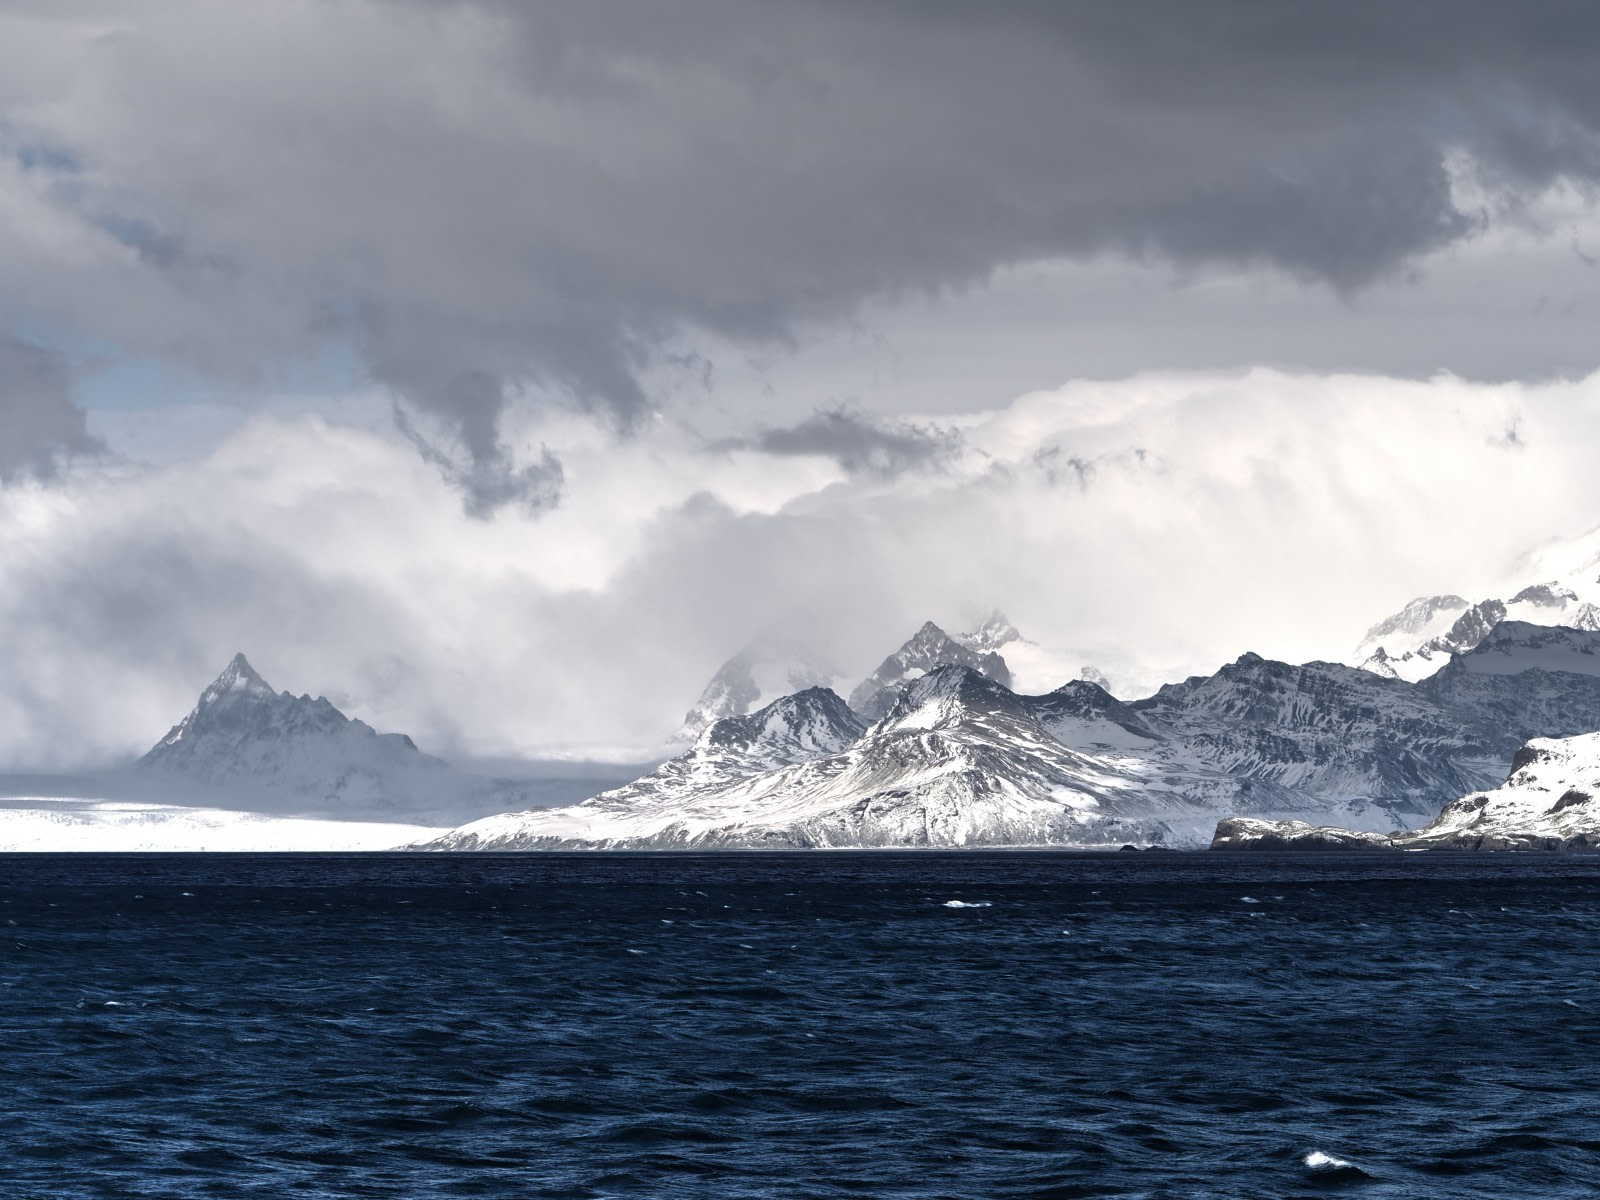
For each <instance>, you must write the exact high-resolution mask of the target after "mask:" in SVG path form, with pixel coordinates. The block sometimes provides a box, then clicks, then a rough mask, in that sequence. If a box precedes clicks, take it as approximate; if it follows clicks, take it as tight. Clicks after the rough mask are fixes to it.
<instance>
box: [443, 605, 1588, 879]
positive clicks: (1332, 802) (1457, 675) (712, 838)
mask: <svg viewBox="0 0 1600 1200" xmlns="http://www.w3.org/2000/svg"><path fill="white" fill-rule="evenodd" d="M1591 665H1597V666H1600V634H1590V633H1584V632H1581V631H1573V630H1551V629H1545V628H1540V627H1534V626H1529V625H1525V624H1511V625H1506V626H1502V627H1501V628H1500V629H1499V630H1497V631H1496V632H1495V634H1494V636H1493V637H1491V638H1489V639H1487V640H1486V641H1485V642H1484V643H1483V644H1482V645H1480V646H1479V647H1478V648H1476V649H1475V650H1473V651H1471V652H1469V653H1467V654H1465V655H1462V656H1460V657H1459V658H1457V659H1456V660H1455V661H1454V663H1452V665H1451V667H1450V668H1449V669H1448V671H1446V672H1442V673H1441V675H1440V676H1439V677H1438V678H1436V679H1433V680H1429V681H1427V683H1426V684H1420V685H1419V684H1410V683H1406V682H1404V681H1403V680H1398V679H1385V678H1382V677H1379V676H1377V675H1374V674H1372V673H1370V672H1365V671H1360V670H1357V669H1355V668H1352V667H1348V666H1343V665H1340V664H1337V663H1308V664H1305V665H1301V666H1292V665H1290V664H1287V663H1279V662H1272V661H1270V660H1267V659H1263V658H1261V657H1260V656H1258V655H1254V654H1247V655H1244V656H1242V657H1241V658H1240V659H1239V660H1238V661H1237V662H1234V663H1231V664H1229V665H1227V666H1225V667H1223V668H1222V669H1221V670H1220V671H1218V672H1217V673H1216V674H1214V675H1210V676H1197V677H1194V678H1192V679H1188V680H1185V681H1184V682H1183V683H1179V684H1172V685H1169V686H1167V687H1164V688H1162V689H1161V690H1160V691H1159V692H1157V693H1156V694H1155V695H1154V696H1152V697H1149V698H1148V699H1146V700H1140V701H1134V702H1131V703H1129V702H1124V701H1121V700H1118V699H1116V698H1115V697H1114V696H1111V695H1110V694H1109V693H1107V692H1106V691H1105V690H1104V689H1102V688H1100V687H1098V686H1097V685H1095V684H1092V683H1089V682H1087V681H1083V680H1074V681H1072V682H1069V683H1067V684H1065V685H1063V686H1062V687H1060V688H1058V689H1056V690H1055V691H1053V692H1050V693H1047V694H1045V695H1043V696H1019V695H1017V694H1015V693H1013V692H1012V691H1010V690H1009V689H1008V688H1006V687H1004V686H1003V685H1001V684H999V683H997V682H996V681H994V680H992V679H990V678H988V677H986V676H984V675H983V674H981V673H979V672H978V671H975V670H973V669H972V668H970V667H965V666H960V665H953V664H946V665H943V666H937V667H935V668H933V669H932V670H931V671H929V672H927V673H926V674H923V675H920V676H918V677H916V678H914V679H913V680H912V681H911V682H910V683H909V684H907V685H905V686H903V687H902V688H901V689H899V690H898V691H897V692H896V694H895V698H894V700H893V701H892V703H891V704H890V705H889V708H888V711H887V712H885V713H884V714H883V716H882V717H881V718H880V719H879V720H877V721H876V722H875V723H873V724H872V725H871V726H870V727H869V728H867V729H866V730H865V732H861V733H859V736H857V733H856V731H857V730H859V725H858V724H856V723H855V718H854V717H853V716H851V715H850V710H849V709H848V708H847V707H846V706H845V705H844V704H843V702H842V701H840V700H839V698H838V697H837V696H836V695H835V694H833V693H832V692H829V691H826V690H822V689H812V690H810V691H807V692H804V693H801V694H799V695H797V696H794V697H789V698H788V699H787V700H785V701H780V702H778V703H776V704H774V705H770V706H768V708H766V709H763V710H762V711H761V712H759V713H756V714H753V715H751V716H749V717H744V718H735V719H729V720H724V721H721V722H718V723H716V724H715V725H713V726H712V727H711V728H710V729H708V730H707V731H706V732H705V733H704V734H703V735H702V736H701V739H700V741H699V742H698V743H697V744H696V746H695V747H694V748H693V749H692V750H691V751H690V752H689V753H688V754H686V755H684V756H682V757H680V758H679V759H676V760H674V761H673V762H670V763H668V764H666V765H665V766H663V767H662V768H660V769H659V770H658V771H656V772H655V773H654V774H652V775H648V776H645V777H644V778H643V779H640V780H637V781H636V782H634V783H633V784H630V785H628V786H627V787H625V788H621V789H618V790H616V791H612V792H608V793H605V794H603V795H600V796H597V797H595V798H593V799H592V800H589V801H586V802H584V803H583V804H579V805H576V806H573V807H570V808H565V809H556V810H544V811H542V812H530V813H508V814H503V815H500V816H496V817H491V818H487V819H485V820H482V821H478V822H474V823H472V824H469V825H467V826H464V827H462V828H460V829H457V830H454V831H452V832H451V833H450V834H447V835H446V836H444V837H443V838H440V839H437V840H435V841H433V842H430V843H428V844H427V846H426V847H425V848H429V849H558V848H635V849H663V848H676V847H696V846H699V847H722V846H796V847H798V846H844V845H855V846H884V845H905V846H923V845H996V844H1008V845H1011V844H1024V845H1075V846H1094V845H1106V844H1116V843H1119V842H1123V841H1145V842H1151V843H1162V844H1169V845H1197V844H1203V842H1204V840H1205V839H1206V837H1208V836H1209V835H1210V832H1211V829H1212V828H1213V825H1214V823H1215V821H1216V820H1217V819H1218V818H1219V817H1224V816H1229V815H1253V816H1257V817H1265V818H1270V819H1275V820H1281V819H1289V818H1294V819H1300V820H1305V819H1308V818H1309V819H1310V820H1313V821H1317V822H1324V823H1326V822H1333V821H1337V822H1340V823H1341V824H1345V825H1352V826H1357V827H1362V828H1366V829H1369V830H1388V831H1394V830H1399V829H1404V828H1408V827H1411V826H1415V825H1417V824H1420V823H1422V822H1423V821H1425V820H1427V819H1428V818H1429V817H1431V816H1433V814H1435V813H1436V812H1438V810H1439V807H1440V806H1441V805H1442V804H1444V803H1446V802H1447V801H1448V800H1450V799H1451V798H1452V797H1455V796H1459V795H1461V794H1462V793H1463V792H1472V791H1481V790H1483V789H1485V788H1489V787H1493V786H1494V785H1495V783H1496V782H1497V781H1498V780H1499V779H1501V778H1502V777H1503V776H1504V774H1505V771H1506V767H1507V764H1508V763H1509V761H1510V759H1511V756H1512V754H1513V753H1514V752H1515V750H1516V748H1517V746H1518V745H1520V744H1521V743H1522V742H1523V741H1524V740H1526V738H1528V737H1529V736H1531V735H1534V734H1557V735H1561V734H1571V733H1575V732H1578V731H1580V730H1586V729H1590V728H1600V671H1591V670H1589V669H1588V668H1589V667H1590V666H1591ZM806 731H817V732H806Z"/></svg>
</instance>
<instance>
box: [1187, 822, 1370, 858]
mask: <svg viewBox="0 0 1600 1200" xmlns="http://www.w3.org/2000/svg"><path fill="white" fill-rule="evenodd" d="M1211 848H1212V849H1213V850H1395V849H1398V848H1399V847H1398V846H1397V845H1396V843H1395V839H1394V838H1393V837H1391V836H1389V835H1386V834H1382V833H1368V832H1363V831H1360V830H1355V829H1340V828H1339V827H1338V826H1336V825H1309V824H1307V823H1306V822H1304V821H1262V820H1259V819H1256V818H1252V817H1227V818H1225V819H1224V820H1221V821H1218V822H1217V832H1216V834H1215V836H1213V837H1212V839H1211Z"/></svg>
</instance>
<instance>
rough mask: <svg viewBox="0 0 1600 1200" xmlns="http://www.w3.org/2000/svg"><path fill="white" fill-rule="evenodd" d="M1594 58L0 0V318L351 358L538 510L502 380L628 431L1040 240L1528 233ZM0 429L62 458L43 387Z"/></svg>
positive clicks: (1291, 38)
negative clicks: (696, 353) (721, 370)
mask: <svg viewBox="0 0 1600 1200" xmlns="http://www.w3.org/2000/svg"><path fill="white" fill-rule="evenodd" d="M1597 37H1600V13H1596V12H1595V11H1594V10H1593V9H1592V8H1591V7H1588V6H1583V5H1574V4H1570V3H1561V2H1557V0H1546V2H1543V3H1540V2H1533V3H1525V4H1519V5H1515V6H1511V5H1504V4H1499V3H1487V2H1484V3H1472V2H1469V3H1460V2H1453V3H1422V4H1407V5H1379V4H1354V5H1339V6H1322V7H1313V6H1306V5H1281V4H1274V3H1267V2H1264V0H1231V2H1229V3H1222V4H1207V5H1204V6H1200V5H1194V4H1190V3H1184V2H1181V0H1133V2H1129V3H1124V4H1119V5H1115V6H1107V5H1059V4H1043V3H1028V2H1023V0H1003V2H1000V3H985V4H981V5H979V4H956V3H931V4H930V3H899V2H892V0H865V2H861V3H849V4H843V3H838V2H837V0H794V2H792V3H786V4H782V5H752V4H748V3H743V2H738V0H687V2H685V3H678V4H673V5H670V6H663V5H660V4H656V3H652V2H650V0H591V2H589V3H584V4H543V3H539V4H523V3H504V2H497V0H476V2H470V0H449V2H446V0H440V2H435V3H429V2H423V0H412V2H406V0H391V2H380V0H343V2H341V3H325V2H319V0H236V2H235V3H230V4H227V5H216V4H211V3H206V2H203V0H149V2H147V3H142V4H140V5H137V6H128V5H125V4H120V3H114V2H113V0H74V2H72V3H59V2H51V3H45V2H43V0H37V2H33V3H26V2H25V3H18V4H12V5H9V6H7V10H6V11H5V13H4V14H0V214H3V217H4V219H3V220H0V323H3V324H4V325H5V326H6V327H7V328H9V329H13V330H14V329H17V328H19V327H25V328H26V329H27V330H29V331H31V333H30V335H29V336H30V338H31V339H32V340H33V341H35V342H36V343H38V344H40V345H47V346H53V347H54V348H55V349H57V350H60V351H62V352H63V353H65V354H67V355H68V357H70V358H72V359H73V360H74V361H80V362H81V361H82V360H84V359H86V358H92V357H93V356H94V355H95V354H99V353H110V354H116V355H126V356H134V357H137V358H147V359H151V360H155V361H160V362H170V363H177V364H182V365H183V366H184V367H186V368H188V369H192V370H195V371H199V372H202V373H205V374H207V375H208V376H210V377H214V378H218V379H224V380H233V381H238V382H239V383H241V385H242V384H244V383H248V382H250V381H257V380H260V379H262V378H269V379H270V377H271V376H272V375H273V373H274V372H277V371H281V370H283V369H284V365H285V364H288V363H297V362H298V363H304V362H309V361H315V360H316V359H317V358H318V356H319V355H320V354H323V353H325V352H326V350H327V348H328V347H329V345H330V344H332V345H337V346H341V347H348V348H349V349H350V350H351V351H352V352H353V353H354V354H355V355H356V357H357V359H358V361H359V363H360V366H361V369H362V370H363V371H364V372H366V373H367V374H368V375H369V376H370V377H371V378H372V379H375V380H377V381H379V382H381V383H384V384H386V385H389V386H391V387H393V388H394V389H395V391H396V393H397V396H398V397H399V400H398V403H399V404H400V406H401V409H400V411H401V413H402V417H403V421H404V424H405V427H406V428H407V429H408V430H409V431H410V434H411V437H412V438H413V440H414V441H415V442H416V444H417V445H418V446H420V447H421V448H422V449H423V451H424V453H425V455H426V456H427V457H428V459H429V460H430V461H432V462H433V463H434V464H435V465H436V467H438V468H442V469H443V470H444V471H445V473H446V474H447V475H448V476H449V477H450V478H451V479H452V480H453V481H454V482H455V484H456V485H457V486H458V487H459V488H460V489H462V490H463V491H464V492H465V493H466V495H467V497H468V502H469V507H470V508H471V510H472V511H474V512H476V513H479V514H486V513H489V512H492V511H495V510H496V509H498V508H501V507H503V506H505V505H508V504H512V505H518V504H520V505H523V506H531V507H535V508H537V507H544V506H548V505H549V504H550V503H551V502H552V500H553V498H554V497H555V496H556V495H557V494H558V491H559V487H560V483H561V475H560V473H559V471H558V469H557V467H556V464H555V463H554V462H553V461H551V462H547V461H546V460H545V459H544V458H543V457H542V456H539V457H536V458H535V459H533V460H524V459H519V458H518V457H516V456H515V455H514V454H513V453H511V449H510V444H509V442H508V423H509V422H511V421H512V418H511V417H510V416H509V415H508V407H509V406H510V405H511V402H512V401H513V400H515V399H518V398H521V399H524V400H526V401H527V402H529V403H531V404H534V405H541V404H542V405H544V406H546V407H548V406H550V405H556V406H558V407H559V406H566V407H568V408H577V409H579V410H585V411H590V412H593V413H596V414H599V415H600V416H602V417H603V419H605V420H606V421H608V422H609V423H610V424H611V425H612V426H613V427H614V428H616V429H618V430H622V431H627V430H632V429H639V428H647V427H648V424H649V421H650V419H651V417H650V414H651V413H652V411H653V410H654V409H655V408H656V407H658V404H659V400H660V397H659V396H658V395H656V394H654V393H653V392H652V390H651V387H650V385H649V379H650V375H649V372H650V369H651V368H652V366H654V365H658V364H659V362H660V361H661V358H662V354H663V352H664V351H665V350H667V349H669V348H671V347H675V346H678V345H680V344H681V343H682V342H683V341H685V340H688V341H689V342H691V343H692V342H693V341H695V340H696V339H698V338H702V337H705V338H715V339H722V340H724V341H726V342H729V343H731V344H736V345H750V344H773V345H782V344H784V343H785V342H786V341H789V340H792V339H796V338H800V337H803V336H804V334H805V330H806V328H807V326H808V323H814V322H826V321H833V320H838V319H840V318H845V317H848V316H849V315H850V314H851V313H853V312H855V311H857V310H858V309H859V307H860V305H862V304H863V303H864V302H866V301H868V300H873V299H883V298H892V297H896V296H908V295H919V294H939V293H941V292H943V291H945V290H947V289H950V288H954V287H961V286H964V285H968V284H972V283H976V282H981V281H983V280H985V279H987V278H988V277H989V276H990V275H991V274H992V273H993V272H994V271H995V270H996V269H997V268H1001V267H1004V266H1006V265H1008V264H1018V263H1028V262H1035V261H1040V260H1048V259H1058V258H1063V257H1065V258H1080V259H1090V258H1094V257H1096V256H1104V255H1112V256H1117V257H1121V258H1125V259H1131V260H1139V261H1154V262H1158V263H1162V264H1170V265H1171V266H1172V267H1173V268H1175V269H1179V270H1184V269H1193V268H1198V267H1203V266H1205V265H1207V264H1219V263H1220V264H1234V265H1247V266H1254V267H1262V268H1266V269H1269V270H1272V271H1277V272H1283V273H1287V274H1289V275H1292V276H1295V277H1298V278H1303V279H1307V280H1314V281H1318V282H1319V283H1320V284H1323V285H1326V286H1328V287H1331V288H1333V289H1337V290H1339V291H1341V292H1345V293H1349V292H1352V291H1355V290H1358V289H1360V288H1362V287H1363V286H1365V285H1367V284H1369V283H1371V282H1372V281H1373V280H1376V279H1380V278H1385V277H1389V276H1392V275H1394V274H1396V273H1400V272H1404V271H1405V270H1406V269H1407V268H1408V266H1409V265H1410V264H1413V263H1415V262H1416V261H1418V260H1419V258H1420V257H1423V256H1426V255H1429V254H1433V253H1437V252H1439V251H1440V250H1441V249H1443V248H1447V247H1449V246H1451V245H1454V244H1458V243H1460V242H1462V241H1463V240H1464V239H1470V238H1473V237H1476V236H1479V235H1481V233H1482V232H1483V231H1484V230H1486V229H1493V228H1496V227H1500V226H1506V225H1511V224H1516V223H1518V222H1523V223H1526V222H1527V221H1529V220H1532V219H1534V218H1533V216H1531V215H1530V214H1531V213H1533V211H1534V210H1533V209H1531V208H1530V207H1529V205H1530V203H1531V201H1532V200H1533V199H1534V198H1536V197H1538V196H1539V195H1541V194H1543V193H1544V192H1546V191H1548V190H1549V189H1551V188H1552V187H1561V186H1564V187H1570V188H1575V189H1577V190H1578V191H1579V192H1581V193H1583V194H1585V195H1587V193H1588V191H1589V190H1590V189H1592V187H1593V185H1594V183H1595V180H1596V178H1597V176H1600V149H1597V147H1600V143H1597V141H1596V132H1597V130H1600V84H1597V83H1596V81H1595V72H1594V71H1593V69H1592V66H1593V64H1592V61H1591V57H1592V56H1591V54H1590V52H1589V51H1590V48H1591V47H1592V46H1593V45H1594V44H1595V42H1596V38H1597ZM6 379H10V376H6V377H5V378H4V379H0V383H3V382H5V381H6ZM9 386H10V388H11V390H10V393H9V394H10V395H11V396H12V397H19V396H26V395H27V392H26V389H25V388H23V387H20V386H19V385H16V384H15V383H14V382H13V383H12V384H10V385H9ZM52 386H53V385H52ZM50 394H51V395H54V393H53V392H52V393H50ZM757 403H759V401H757ZM36 407H42V408H43V409H44V410H45V411H46V412H47V413H53V414H55V415H54V416H53V417H49V418H48V419H46V420H44V421H43V422H42V423H41V422H40V421H36V420H34V418H32V417H25V416H22V415H20V414H22V412H23V409H24V408H36ZM0 420H3V422H4V424H3V426H0V436H3V437H4V438H5V439H6V440H8V441H11V440H15V444H17V445H20V446H25V447H28V449H26V450H25V451H24V453H23V456H22V457H23V459H25V460H26V461H29V462H41V461H44V460H43V459H41V458H40V457H39V456H40V455H45V456H47V457H48V456H50V455H53V454H54V453H55V452H56V451H62V450H65V451H71V450H76V449H82V448H83V446H84V443H83V441H82V437H81V428H80V427H79V426H78V425H77V424H75V421H76V417H75V416H74V412H73V410H72V409H71V408H70V407H63V406H62V404H61V402H60V401H59V399H50V398H49V397H48V396H47V397H46V398H44V399H41V400H36V401H35V400H21V401H19V400H16V399H8V400H5V401H3V402H0ZM813 432H814V434H816V435H821V434H825V433H827V431H826V430H819V431H813ZM11 469H13V470H14V469H16V468H15V466H13V467H12V468H11Z"/></svg>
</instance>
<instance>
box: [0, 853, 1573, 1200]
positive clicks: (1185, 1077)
mask: <svg viewBox="0 0 1600 1200" xmlns="http://www.w3.org/2000/svg"><path fill="white" fill-rule="evenodd" d="M0 920H3V921H4V929H3V933H4V937H3V939H0V945H3V954H4V967H3V980H0V1109H3V1111H0V1195H3V1196H5V1197H8V1198H9V1197H44V1198H50V1200H67V1198H70V1197H93V1198H95V1200H101V1198H107V1197H146V1196H148V1197H174V1198H188V1197H234V1196H261V1197H346V1196H382V1197H407V1198H412V1197H419V1198H423V1197H425V1198H431V1197H476V1196H488V1197H502V1196H503V1197H570V1198H578V1197H607V1196H630V1197H632V1196H646V1197H680V1196H681V1197H701V1196H704V1197H719V1198H721V1197H729V1198H732V1197H975V1198H976V1197H984V1198H989V1197H1102V1196H1103V1197H1174V1198H1179V1197H1181V1198H1184V1200H1194V1198H1197V1197H1228V1198H1230V1200H1232V1198H1248V1197H1273V1198H1279V1197H1297V1196H1321V1195H1327V1194H1342V1195H1349V1196H1359V1197H1513V1196H1514V1197H1539V1198H1555V1197H1569V1196H1570V1197H1578V1196H1582V1197H1593V1196H1596V1195H1600V857H1594V858H1589V857H1568V856H1560V855H1533V854H1529V855H1523V856H1512V855H1482V856H1466V855H1463V856H1453V855H1431V854H1429V855H1425V854H1390V855H1377V856H1369V855H1351V856H1338V855H1330V856H1325V857H1317V856H1295V855H1284V856H1267V855H1251V854H1244V855H1221V854H1210V853H1196V854H1155V853H1141V854H1102V855H1082V854H1052V853H1010V854H1004V853H815V854H797V853H789V854H728V853H724V854H715V855H614V856H606V855H587V856H582V855H526V856H492V855H485V856H469V855H462V856H447V855H412V856H404V855H365V856H358V855H306V856H285V855H276V856H269V855H243V856H230V855H211V856H201V855H193V856H190V855H148V856H141V855H126V856H121V855H79V856H66V855H61V856H55V855H35V856H24V855H11V856H4V857H0Z"/></svg>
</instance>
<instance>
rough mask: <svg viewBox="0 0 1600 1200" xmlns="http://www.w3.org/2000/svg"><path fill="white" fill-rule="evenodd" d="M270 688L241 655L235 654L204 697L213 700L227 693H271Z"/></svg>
mask: <svg viewBox="0 0 1600 1200" xmlns="http://www.w3.org/2000/svg"><path fill="white" fill-rule="evenodd" d="M271 691H272V687H271V685H270V684H268V683H267V681H266V680H265V679H263V678H261V676H260V674H259V673H257V671H256V669H255V668H254V667H252V666H251V665H250V660H249V659H248V658H246V657H245V656H244V654H243V653H239V654H235V655H234V656H233V658H232V659H231V660H230V661H229V663H228V665H227V666H226V667H224V668H223V671H222V674H221V675H218V676H217V681H216V682H215V683H213V684H212V685H211V686H210V687H209V688H207V689H206V696H207V697H209V698H212V699H215V698H217V697H219V696H222V695H224V694H226V693H228V692H269V693H270V692H271Z"/></svg>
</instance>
